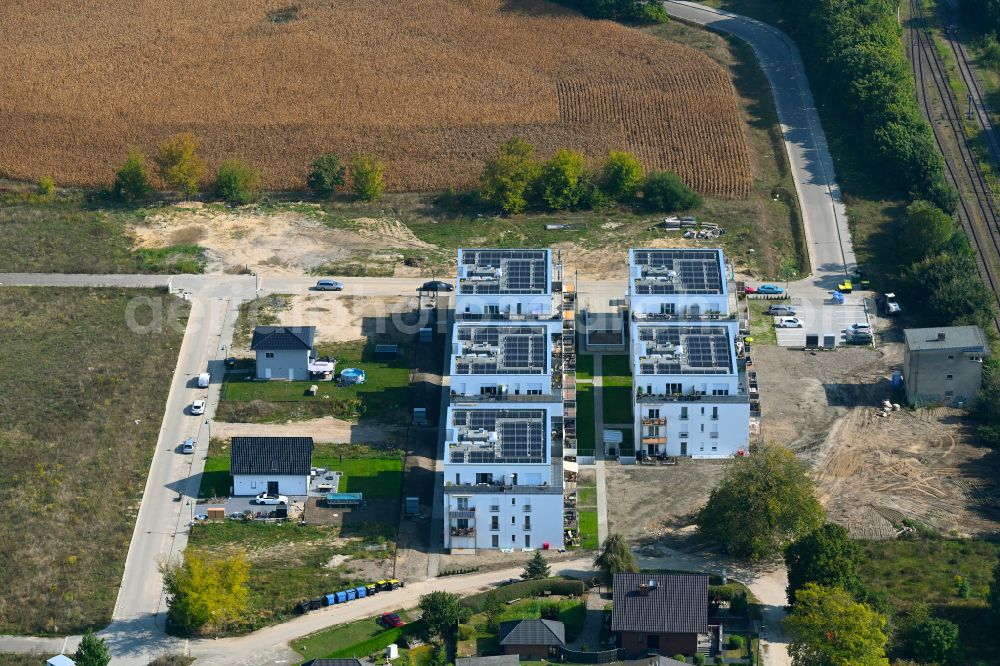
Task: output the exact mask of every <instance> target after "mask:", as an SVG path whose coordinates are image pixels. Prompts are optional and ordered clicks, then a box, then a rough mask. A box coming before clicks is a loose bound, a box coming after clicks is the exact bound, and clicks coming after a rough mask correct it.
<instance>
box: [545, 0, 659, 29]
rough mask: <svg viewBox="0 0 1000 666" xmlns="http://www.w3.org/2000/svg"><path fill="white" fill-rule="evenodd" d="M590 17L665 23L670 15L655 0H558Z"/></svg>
mask: <svg viewBox="0 0 1000 666" xmlns="http://www.w3.org/2000/svg"><path fill="white" fill-rule="evenodd" d="M559 2H560V3H562V4H564V5H566V6H568V7H572V8H573V9H576V10H577V11H579V12H580V13H582V14H586V15H587V16H589V17H591V18H597V19H612V20H615V21H637V22H640V23H666V22H668V21H669V20H670V15H669V14H667V10H666V9H664V8H663V5H662V4H660V3H659V2H657V0H559Z"/></svg>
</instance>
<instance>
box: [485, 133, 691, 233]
mask: <svg viewBox="0 0 1000 666" xmlns="http://www.w3.org/2000/svg"><path fill="white" fill-rule="evenodd" d="M480 185H481V190H480V192H479V196H480V198H481V199H482V202H483V203H485V204H486V205H488V206H491V207H493V208H496V209H499V210H500V211H502V212H504V213H508V214H515V213H521V212H524V211H525V210H527V209H529V208H534V209H545V210H569V209H573V210H581V209H582V210H589V209H593V208H600V207H603V206H608V205H614V204H622V205H634V206H637V207H639V208H642V209H644V210H648V211H656V212H659V211H663V212H671V211H676V210H688V209H691V208H697V207H698V206H700V205H701V204H702V203H703V200H702V198H701V196H700V195H698V193H697V192H695V191H694V190H692V189H691V188H690V187H688V186H687V184H686V183H685V182H684V181H683V180H682V179H681V177H680V176H678V175H677V174H676V173H673V172H670V171H651V172H649V173H646V171H645V169H644V168H643V165H642V164H641V163H640V162H639V160H638V159H637V158H636V157H635V156H634V155H632V154H631V153H627V152H612V153H610V154H609V155H608V157H607V159H606V160H605V161H604V163H603V164H602V165H601V167H600V168H599V169H598V170H596V171H591V170H588V168H587V160H586V156H585V155H584V154H583V153H581V152H578V151H574V150H569V149H567V148H562V149H560V150H557V151H556V152H555V153H554V154H553V155H552V156H551V157H550V158H549V159H547V160H539V159H537V158H536V157H535V147H534V146H532V145H531V144H530V143H528V142H526V141H523V140H521V139H518V138H512V139H508V140H507V141H505V142H504V143H503V144H502V145H501V146H500V150H499V152H498V154H497V155H495V156H493V157H491V158H489V159H487V160H486V165H485V167H484V168H483V172H482V175H481V176H480Z"/></svg>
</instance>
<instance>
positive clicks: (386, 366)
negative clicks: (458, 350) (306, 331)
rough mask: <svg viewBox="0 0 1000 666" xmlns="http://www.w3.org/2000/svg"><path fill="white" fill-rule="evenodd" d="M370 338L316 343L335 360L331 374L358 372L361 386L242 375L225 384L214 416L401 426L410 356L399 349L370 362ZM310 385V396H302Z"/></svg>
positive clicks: (233, 419)
mask: <svg viewBox="0 0 1000 666" xmlns="http://www.w3.org/2000/svg"><path fill="white" fill-rule="evenodd" d="M374 349H375V342H374V341H373V340H367V341H366V340H353V341H350V342H342V343H331V344H321V345H319V347H318V349H317V352H318V353H319V355H320V356H327V355H328V356H332V357H333V358H336V359H337V370H338V372H339V371H340V370H343V369H344V368H361V369H362V370H364V371H365V383H364V384H360V385H353V386H337V385H336V384H335V383H334V382H314V381H303V382H277V381H275V382H258V381H250V380H247V379H245V377H244V376H242V375H241V376H240V377H239V378H235V377H234V378H231V379H229V380H227V381H226V383H225V384H224V386H223V390H222V399H221V401H220V403H219V409H218V411H217V413H216V418H218V419H219V420H220V421H230V422H246V423H281V422H284V421H289V420H301V419H311V418H317V417H320V416H335V417H337V418H342V419H348V420H362V421H363V420H366V419H369V420H377V421H379V422H381V423H395V424H402V423H405V422H406V421H407V419H408V416H409V415H408V413H407V409H408V406H409V383H410V352H409V348H408V347H407V346H406V345H403V344H400V345H399V354H398V356H397V357H396V358H395V359H392V360H376V359H375V358H373V355H374ZM313 384H316V385H317V386H318V387H319V392H318V393H317V395H316V396H310V395H308V389H309V387H310V386H312V385H313Z"/></svg>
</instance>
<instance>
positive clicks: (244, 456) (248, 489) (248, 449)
mask: <svg viewBox="0 0 1000 666" xmlns="http://www.w3.org/2000/svg"><path fill="white" fill-rule="evenodd" d="M312 452H313V440H312V437H233V441H232V445H231V446H230V450H229V471H230V473H231V474H232V475H233V494H234V495H236V496H240V495H259V494H260V493H264V492H266V493H271V494H279V493H280V494H282V495H308V494H309V472H310V470H311V467H312Z"/></svg>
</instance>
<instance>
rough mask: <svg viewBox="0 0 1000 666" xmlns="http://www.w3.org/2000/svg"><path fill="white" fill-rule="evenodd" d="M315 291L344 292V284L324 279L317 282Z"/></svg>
mask: <svg viewBox="0 0 1000 666" xmlns="http://www.w3.org/2000/svg"><path fill="white" fill-rule="evenodd" d="M314 289H315V290H316V291H343V290H344V283H343V282H337V281H336V280H328V279H326V278H324V279H322V280H318V281H317V282H316V286H315V287H314Z"/></svg>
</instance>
